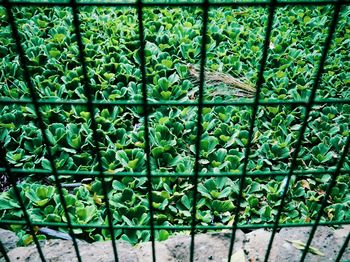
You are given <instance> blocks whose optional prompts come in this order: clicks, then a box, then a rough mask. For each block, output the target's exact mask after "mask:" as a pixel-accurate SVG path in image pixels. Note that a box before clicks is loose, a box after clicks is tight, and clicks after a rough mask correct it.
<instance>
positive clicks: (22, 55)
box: [3, 0, 81, 262]
mask: <svg viewBox="0 0 350 262" xmlns="http://www.w3.org/2000/svg"><path fill="white" fill-rule="evenodd" d="M3 3H4V5H5V7H6V11H7V15H8V21H9V24H10V26H11V30H12V36H13V38H14V40H15V42H16V49H17V53H18V56H19V60H20V63H21V66H22V68H23V76H24V80H25V82H26V84H27V87H28V89H29V92H30V96H31V100H32V104H33V106H34V110H35V114H36V117H37V124H38V126H39V129H40V131H41V134H42V137H43V140H44V145H45V148H46V149H47V158H48V160H49V162H50V167H51V171H52V174H53V176H54V178H55V184H56V187H57V190H58V194H59V197H60V201H61V204H62V207H63V211H64V214H65V216H66V220H67V225H68V228H69V235H70V236H71V237H72V241H73V245H74V249H75V252H76V255H77V258H78V261H79V262H81V257H80V253H79V247H78V243H77V241H76V238H75V235H74V231H73V227H72V223H71V219H70V216H69V211H68V207H67V203H66V199H65V198H64V195H63V188H62V185H61V183H60V178H59V176H58V173H57V169H56V165H55V161H54V158H53V155H52V152H51V148H50V142H49V139H48V137H47V134H46V132H45V130H46V128H45V123H44V121H43V118H42V115H41V112H40V106H39V103H38V98H37V94H36V92H35V88H34V85H33V83H32V81H31V78H30V75H29V70H28V67H27V64H26V58H25V52H24V50H23V48H22V45H21V39H20V36H19V32H18V29H17V25H16V22H15V18H14V15H13V13H12V7H11V5H10V3H9V2H8V0H4V1H3Z"/></svg>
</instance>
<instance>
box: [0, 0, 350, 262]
mask: <svg viewBox="0 0 350 262" xmlns="http://www.w3.org/2000/svg"><path fill="white" fill-rule="evenodd" d="M0 5H1V6H3V7H5V8H6V11H7V16H8V22H9V24H10V26H11V30H12V36H13V39H14V40H15V43H16V48H17V52H18V55H19V60H20V63H21V66H22V68H23V69H24V70H23V72H24V79H25V82H26V84H27V87H28V89H29V91H30V96H31V98H30V99H19V100H12V99H8V98H0V104H3V105H6V104H28V103H30V104H32V105H34V109H35V113H36V115H37V123H38V127H39V129H40V131H41V133H42V135H43V140H44V144H45V145H46V148H47V152H48V159H49V161H50V166H51V170H52V174H53V175H54V178H55V183H56V187H57V190H58V193H59V195H60V200H61V203H62V205H63V209H64V212H65V215H66V221H67V223H49V222H46V223H38V222H33V221H31V220H30V217H29V215H28V213H27V211H26V208H25V205H24V203H23V200H22V198H21V196H20V191H19V189H18V187H17V186H16V183H17V179H18V176H19V175H21V176H23V175H24V176H25V175H26V174H37V175H45V174H47V171H46V170H40V169H34V170H22V169H19V168H12V167H11V166H10V164H9V163H8V162H7V160H6V157H5V156H6V149H5V148H2V150H1V162H3V163H4V168H0V172H5V173H6V174H7V175H8V177H9V179H10V182H11V183H12V186H13V189H14V192H15V194H16V197H17V199H18V203H19V205H20V206H21V209H22V211H23V214H24V219H25V220H24V221H22V220H21V221H15V220H0V225H10V224H18V225H27V226H28V228H29V229H30V233H31V235H32V236H33V240H34V242H35V244H36V247H37V250H38V253H39V255H40V258H41V260H42V261H45V256H44V254H43V251H42V248H41V246H40V243H39V240H38V238H37V236H36V233H35V229H34V227H35V226H50V225H51V226H59V227H66V228H68V229H69V233H70V236H71V238H72V241H73V244H74V248H75V252H76V255H77V259H78V261H82V259H81V256H80V253H79V247H78V244H77V239H76V236H75V234H74V232H73V229H74V228H106V229H109V232H110V234H111V239H112V246H113V252H114V256H115V260H116V261H118V250H117V248H116V241H115V236H114V230H115V229H134V230H136V229H147V230H150V232H151V240H152V255H153V261H156V255H155V254H156V253H155V236H154V232H155V230H158V229H171V230H190V231H191V245H190V247H189V249H190V261H193V260H194V250H195V242H194V239H195V232H196V230H198V229H207V230H210V229H215V230H218V229H231V230H232V237H231V241H230V247H229V254H228V257H227V259H228V261H230V260H231V255H232V252H233V247H234V242H235V237H236V230H237V229H240V228H242V229H254V228H271V229H272V235H271V238H270V240H269V244H268V248H267V252H266V255H265V261H268V259H269V254H270V251H271V248H272V244H273V241H274V237H275V234H276V232H277V230H278V229H279V228H282V227H302V226H309V227H311V231H310V234H309V238H308V240H307V243H306V247H305V249H304V251H303V253H302V257H301V260H300V261H304V260H305V257H306V254H307V250H308V248H309V246H310V244H311V242H312V239H313V237H314V235H315V232H316V230H317V228H318V226H320V225H341V224H347V223H348V221H344V222H339V221H338V222H333V221H331V222H321V221H320V220H321V217H322V215H323V212H324V208H325V206H326V204H327V200H328V198H329V196H330V193H331V190H332V188H333V186H334V185H335V183H336V178H337V176H338V175H339V174H349V172H350V171H349V170H344V169H342V167H343V163H344V161H345V158H346V156H347V155H348V153H349V147H350V136H349V135H348V137H347V140H346V145H345V147H344V149H343V152H342V154H341V157H340V159H339V161H338V163H337V165H336V168H334V169H324V170H318V171H298V170H296V168H297V157H298V153H299V151H300V149H301V145H302V141H303V136H304V132H305V130H306V128H307V123H308V122H307V121H308V118H309V115H310V112H311V110H312V106H313V105H332V104H350V100H349V99H322V100H318V99H316V91H317V88H318V86H319V84H320V79H321V76H322V73H323V68H324V64H325V61H326V58H327V53H328V51H329V49H330V46H331V42H332V38H333V35H334V33H335V29H336V25H337V22H338V19H339V15H340V12H341V8H342V6H345V5H350V2H347V1H343V0H337V1H313V2H311V1H289V2H280V1H277V0H270V1H268V2H267V1H265V2H259V1H251V2H247V1H242V2H240V1H232V2H223V3H212V2H209V1H208V0H204V1H203V2H201V3H195V2H190V1H189V2H186V3H175V2H169V3H163V2H159V3H156V2H148V3H143V2H142V1H141V0H138V1H137V2H135V3H122V2H117V3H111V2H106V3H104V2H88V3H84V2H79V3H78V2H76V1H75V0H71V1H70V2H47V3H41V2H30V1H28V2H26V1H23V2H22V1H16V2H12V1H8V0H3V1H2V2H0ZM286 5H291V6H297V5H299V6H321V5H332V6H333V17H332V21H331V23H330V26H329V29H328V35H327V38H326V41H325V43H324V46H323V50H322V55H321V58H320V61H319V64H318V66H317V70H316V75H315V80H314V82H313V86H312V90H311V95H310V96H309V98H308V100H306V101H281V100H273V99H269V100H259V94H260V91H261V86H262V84H263V82H264V77H263V73H264V70H265V65H266V60H267V56H268V50H269V42H270V36H271V31H272V27H273V21H274V15H275V11H276V9H277V8H279V7H283V6H286ZM23 6H30V7H35V6H45V7H48V6H61V7H70V8H71V10H72V14H73V24H74V32H75V34H76V37H77V44H78V47H79V62H80V63H81V65H82V72H83V79H84V80H83V81H84V82H83V85H84V90H85V94H86V97H87V100H86V101H82V100H71V101H70V100H64V101H57V100H50V99H39V97H38V95H37V94H36V91H35V88H34V86H33V83H32V81H31V76H30V74H29V70H28V66H27V64H26V58H25V52H24V49H23V46H22V44H21V40H20V35H19V31H18V28H17V24H16V21H15V17H14V14H13V8H15V7H23ZM82 6H110V7H121V6H129V7H133V8H135V9H137V16H138V21H139V22H138V26H139V39H140V59H141V72H142V96H143V99H142V101H96V100H94V96H93V93H92V89H91V86H90V85H91V84H90V81H89V77H88V73H87V66H86V60H85V55H84V44H83V41H82V35H81V30H80V20H79V10H78V8H79V7H82ZM183 6H194V7H201V8H202V10H203V27H202V32H201V34H202V44H201V63H200V85H199V98H198V101H197V102H179V101H166V102H150V101H149V100H148V97H147V89H146V88H147V87H146V65H145V40H144V38H145V37H144V25H143V19H142V16H143V8H145V7H150V8H152V7H154V8H156V7H183ZM223 6H226V7H237V6H261V7H266V8H268V10H269V16H268V23H267V27H266V35H265V40H264V45H263V55H262V58H261V61H260V68H259V73H258V81H257V84H256V95H255V98H254V100H253V101H247V102H246V101H244V102H242V101H230V102H206V101H204V99H203V89H204V88H203V86H204V78H205V76H204V67H205V63H206V46H205V42H206V40H207V24H208V10H209V9H210V8H217V7H223ZM64 104H68V105H85V106H87V108H88V111H89V113H90V115H91V116H93V115H94V111H95V108H97V107H100V106H142V107H143V112H144V128H145V129H144V130H145V132H144V134H145V142H146V144H145V153H146V171H147V172H146V173H147V174H146V175H144V174H143V173H137V172H136V173H135V172H118V173H116V174H112V173H110V172H106V170H104V169H103V165H102V161H101V153H100V150H99V147H98V141H99V137H98V134H97V131H96V130H97V124H96V120H95V119H94V117H91V127H92V130H93V139H94V143H95V147H94V154H95V155H96V156H97V159H98V171H93V172H84V171H77V172H73V171H69V170H57V168H56V166H55V163H54V158H53V156H52V153H51V149H50V146H49V145H50V143H49V139H48V137H47V134H46V132H45V129H46V128H45V124H44V121H43V117H42V112H41V111H40V107H41V106H43V105H64ZM225 105H234V106H251V107H252V112H253V114H252V119H251V121H250V127H249V137H248V142H247V145H246V150H245V159H244V166H243V170H242V172H241V173H239V174H237V173H235V174H232V173H220V174H217V173H210V172H209V173H201V172H200V169H199V159H200V142H201V134H202V131H203V127H202V124H201V123H202V114H203V107H214V106H225ZM267 105H296V106H302V107H304V108H305V117H304V121H303V123H302V125H301V127H300V130H299V136H298V139H297V142H296V144H295V150H294V151H293V153H292V161H291V164H290V169H289V171H288V172H287V174H285V172H278V171H271V172H253V173H251V172H248V170H247V165H248V157H249V154H250V148H251V145H252V140H253V129H254V125H255V120H256V118H257V110H258V107H259V106H267ZM151 106H152V107H159V106H196V107H198V119H197V136H196V143H195V147H196V151H195V152H196V153H195V167H194V173H193V174H181V173H180V174H176V175H177V176H178V177H187V178H190V179H191V181H192V184H193V186H194V187H193V199H194V201H193V205H192V211H191V212H192V214H191V215H192V223H191V226H180V225H178V226H157V225H155V224H154V219H153V216H154V210H153V209H154V208H153V205H152V204H151V203H153V197H152V183H151V181H152V178H154V177H167V176H172V175H173V174H164V173H153V172H151V165H150V142H149V127H148V125H149V120H148V116H149V108H150V107H151ZM326 173H327V174H330V175H331V180H330V182H329V185H328V188H327V190H326V192H325V195H324V197H323V200H322V204H321V208H320V210H321V212H319V213H318V215H317V217H316V219H315V221H314V223H303V224H292V223H289V224H288V223H287V224H286V223H285V224H279V219H280V216H281V213H282V209H283V205H284V203H285V198H286V195H287V191H288V185H289V182H290V179H291V177H292V175H305V174H309V175H312V174H314V175H317V174H326ZM61 175H73V176H84V177H99V178H101V179H102V180H101V181H102V188H103V194H104V198H105V204H106V208H107V217H108V225H97V224H86V225H81V224H73V223H72V221H71V219H70V217H69V216H68V215H67V214H68V208H67V203H66V199H65V198H64V196H63V188H62V185H61V182H60V176H61ZM115 175H118V176H129V177H143V176H146V177H147V180H148V183H147V188H148V201H149V208H150V210H149V212H150V217H151V219H150V225H149V226H137V227H131V226H126V225H123V226H116V225H113V222H112V221H113V217H112V214H111V210H110V206H109V201H108V192H107V191H108V190H107V186H106V181H105V178H106V177H113V176H115ZM281 175H286V178H287V180H286V184H285V187H284V190H283V193H282V195H281V201H280V204H279V207H278V212H277V215H276V218H275V220H274V223H273V224H255V225H254V224H248V225H240V224H238V219H235V220H234V222H233V225H232V226H201V225H197V221H196V206H197V202H198V196H197V192H198V188H197V186H198V180H199V178H200V177H215V176H216V177H219V176H226V177H233V176H234V177H236V178H237V177H239V179H240V183H239V184H240V187H239V194H238V197H237V199H236V206H237V207H238V208H236V210H235V213H234V216H235V217H238V215H239V211H240V210H241V209H240V203H241V200H242V195H243V187H244V183H245V179H246V178H247V177H271V176H273V177H275V176H281ZM349 238H350V234H348V236H347V238H346V240H345V242H344V244H343V246H342V248H341V249H340V250H339V253H338V256H337V258H336V259H335V261H340V260H341V258H342V255H343V253H344V252H345V249H346V248H347V245H348V243H349ZM0 243H1V242H0ZM0 250H1V252H2V253H3V255H4V258H5V259H6V260H7V261H9V258H8V256H7V255H6V252H5V250H4V247H3V245H2V244H1V245H0Z"/></svg>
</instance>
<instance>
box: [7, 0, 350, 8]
mask: <svg viewBox="0 0 350 262" xmlns="http://www.w3.org/2000/svg"><path fill="white" fill-rule="evenodd" d="M10 4H11V5H12V6H16V7H20V6H23V7H31V6H39V7H45V6H48V7H50V6H60V7H70V4H69V3H67V2H28V1H22V2H19V1H18V2H11V3H10ZM202 4H203V3H202V2H189V1H188V2H183V3H181V2H179V3H164V2H152V3H151V2H143V3H142V5H143V6H144V7H151V8H156V7H200V6H201V5H202ZM334 4H335V1H332V0H325V1H315V2H310V1H285V2H277V3H276V4H275V5H276V6H277V7H284V6H324V5H334ZM0 5H2V3H1V2H0ZM76 5H77V6H78V7H83V6H103V7H133V8H137V5H138V4H137V2H136V1H135V2H129V3H117V2H110V3H101V2H90V3H89V2H77V4H76ZM208 5H209V7H237V6H247V7H266V6H268V5H270V3H269V2H268V1H265V2H262V1H261V2H239V1H237V2H229V3H226V2H221V3H220V2H219V3H214V2H209V4H208ZM343 5H350V2H344V3H343Z"/></svg>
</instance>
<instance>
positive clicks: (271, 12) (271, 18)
mask: <svg viewBox="0 0 350 262" xmlns="http://www.w3.org/2000/svg"><path fill="white" fill-rule="evenodd" d="M275 10H276V0H271V1H270V5H269V17H268V21H267V27H266V33H265V40H264V46H263V54H262V58H261V60H260V69H259V73H258V80H257V84H256V94H255V99H254V104H253V109H252V119H251V121H250V127H249V135H248V141H247V146H246V148H245V155H244V164H243V172H242V176H241V178H240V185H239V193H238V198H237V207H236V210H235V214H234V222H233V225H232V235H231V241H230V247H229V253H228V261H229V262H230V261H231V256H232V252H233V247H234V242H235V238H236V229H237V223H238V219H239V210H240V205H241V201H242V197H243V187H244V184H245V178H246V176H247V168H248V163H249V155H250V147H251V143H252V140H253V133H254V126H255V120H256V115H257V112H258V107H259V96H260V90H261V86H262V84H263V83H264V71H265V67H266V61H267V55H268V51H269V46H270V36H271V31H272V25H273V21H274V14H275Z"/></svg>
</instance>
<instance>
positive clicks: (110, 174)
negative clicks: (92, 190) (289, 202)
mask: <svg viewBox="0 0 350 262" xmlns="http://www.w3.org/2000/svg"><path fill="white" fill-rule="evenodd" d="M287 172H288V170H286V171H254V172H247V174H246V175H247V176H248V177H260V176H261V177H275V176H286V173H287ZM335 172H336V170H335V169H328V170H294V171H293V174H294V175H297V176H307V175H325V174H333V173H335ZM339 172H340V173H341V174H350V170H349V169H341V170H340V171H339ZM0 173H6V169H5V168H3V167H1V168H0ZM11 173H14V174H19V175H20V176H22V177H23V176H27V175H32V174H33V175H39V176H43V175H45V176H46V175H48V174H51V173H50V170H45V169H33V170H25V169H20V168H11ZM57 173H58V175H70V176H73V177H74V176H77V177H78V176H83V177H99V176H100V172H99V171H73V170H57ZM103 175H104V176H106V177H116V178H120V177H147V174H146V173H142V172H135V173H133V172H116V173H115V172H109V171H104V172H103ZM175 176H176V177H192V176H193V173H162V172H158V173H152V177H175ZM199 176H200V177H232V178H239V177H240V176H242V172H237V173H234V172H222V173H214V172H206V173H204V172H199Z"/></svg>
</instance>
